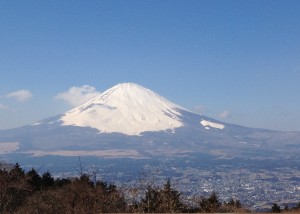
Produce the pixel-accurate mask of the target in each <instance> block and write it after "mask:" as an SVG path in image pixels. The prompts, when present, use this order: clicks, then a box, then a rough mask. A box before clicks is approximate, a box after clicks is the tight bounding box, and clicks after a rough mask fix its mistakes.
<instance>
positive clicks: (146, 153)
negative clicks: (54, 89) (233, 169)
mask: <svg viewBox="0 0 300 214" xmlns="http://www.w3.org/2000/svg"><path fill="white" fill-rule="evenodd" d="M1 143H2V144H1ZM299 145H300V133H298V132H277V131H270V130H263V129H253V128H247V127H243V126H239V125H234V124H226V123H223V122H220V121H217V120H215V119H213V118H208V117H205V116H202V115H198V114H195V113H192V112H190V111H187V110H185V109H184V108H182V107H180V106H178V105H176V104H173V103H172V102H170V101H168V100H167V99H165V98H163V97H161V96H159V95H158V94H156V93H154V92H152V91H151V90H149V89H146V88H144V87H142V86H139V85H137V84H133V83H123V84H118V85H116V86H114V87H112V88H110V89H108V90H107V91H105V92H104V93H102V94H101V95H100V96H99V97H96V98H94V99H92V100H90V101H88V102H86V103H85V104H83V105H81V106H79V107H77V108H74V109H72V110H70V111H68V112H66V113H65V114H63V115H58V116H55V117H53V118H48V119H45V120H42V121H39V122H37V123H34V124H32V125H28V126H24V127H20V128H17V129H11V130H2V131H0V153H1V150H2V151H3V152H4V153H13V152H26V153H29V154H33V153H35V152H36V151H38V152H40V151H43V152H45V151H52V152H53V151H73V152H74V154H75V155H76V154H78V153H76V152H75V151H83V150H84V151H109V150H120V149H121V150H128V151H135V152H137V153H138V154H139V155H140V156H142V157H147V158H148V157H153V156H156V155H163V154H173V155H176V154H182V152H185V153H202V154H203V153H207V154H213V155H217V156H232V155H234V156H243V157H244V156H249V157H251V156H253V155H254V156H257V155H259V154H263V155H261V156H265V155H266V154H268V155H271V156H272V155H273V154H275V153H272V151H273V152H277V151H286V152H288V154H291V153H293V154H297V153H298V152H299V149H300V146H299ZM1 148H2V149H1ZM43 154H44V153H43ZM46 154H47V153H46ZM49 154H50V153H49ZM51 154H53V153H51ZM59 154H63V152H61V153H59ZM68 154H70V153H68ZM86 154H94V153H88V152H86ZM131 154H132V152H129V153H128V156H129V157H130V155H131ZM282 155H287V153H284V152H282Z"/></svg>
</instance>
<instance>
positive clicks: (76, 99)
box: [55, 85, 101, 107]
mask: <svg viewBox="0 0 300 214" xmlns="http://www.w3.org/2000/svg"><path fill="white" fill-rule="evenodd" d="M100 94H101V93H100V92H99V91H97V90H96V88H94V87H93V86H89V85H83V86H79V87H77V86H74V87H71V88H70V89H69V90H68V91H65V92H61V93H59V94H57V95H56V96H55V99H59V100H63V101H65V102H67V103H68V104H69V105H71V106H74V107H76V106H78V105H80V104H83V103H84V102H86V101H88V100H90V99H93V98H95V97H97V96H99V95H100Z"/></svg>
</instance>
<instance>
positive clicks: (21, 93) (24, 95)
mask: <svg viewBox="0 0 300 214" xmlns="http://www.w3.org/2000/svg"><path fill="white" fill-rule="evenodd" d="M6 97H7V98H14V99H16V100H18V101H20V102H24V101H27V100H29V99H30V98H31V97H32V93H31V92H30V91H28V90H25V89H21V90H18V91H14V92H11V93H9V94H7V95H6Z"/></svg>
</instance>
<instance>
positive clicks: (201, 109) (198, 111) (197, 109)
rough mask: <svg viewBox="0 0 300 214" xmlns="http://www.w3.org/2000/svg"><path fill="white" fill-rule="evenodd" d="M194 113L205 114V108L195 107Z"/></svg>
mask: <svg viewBox="0 0 300 214" xmlns="http://www.w3.org/2000/svg"><path fill="white" fill-rule="evenodd" d="M194 112H195V113H198V114H203V113H204V112H205V108H204V107H203V106H201V105H198V106H195V107H194Z"/></svg>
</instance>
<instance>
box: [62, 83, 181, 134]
mask: <svg viewBox="0 0 300 214" xmlns="http://www.w3.org/2000/svg"><path fill="white" fill-rule="evenodd" d="M179 110H185V109H184V108H182V107H180V106H178V105H176V104H173V103H171V102H170V101H168V100H167V99H165V98H163V97H161V96H160V95H158V94H156V93H154V92H153V91H151V90H149V89H146V88H144V87H142V86H140V85H137V84H134V83H122V84H118V85H116V86H114V87H112V88H110V89H108V90H106V91H105V92H103V93H102V94H101V95H100V96H98V97H96V98H94V99H92V100H90V101H88V102H86V103H84V104H83V105H81V106H79V107H77V108H74V109H72V110H70V111H68V112H67V113H66V114H64V115H63V116H62V117H61V121H62V125H63V126H69V125H73V126H79V127H91V128H95V129H97V130H99V131H100V132H101V133H113V132H118V133H122V134H126V135H140V134H141V133H142V132H146V131H165V130H174V129H175V128H178V127H182V126H183V122H182V121H181V120H180V116H181V113H180V111H179Z"/></svg>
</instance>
